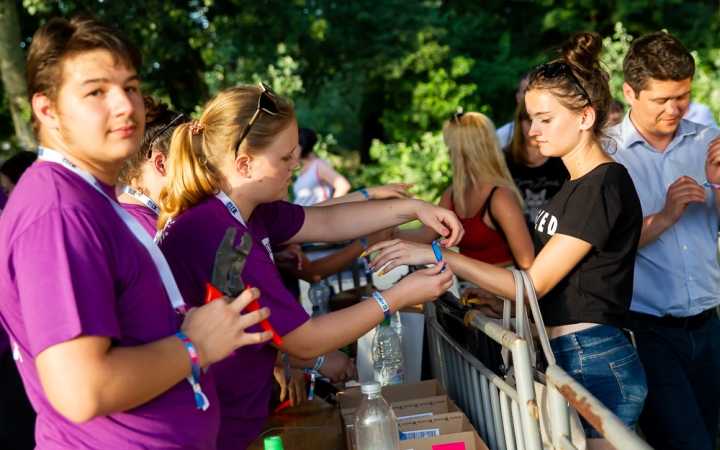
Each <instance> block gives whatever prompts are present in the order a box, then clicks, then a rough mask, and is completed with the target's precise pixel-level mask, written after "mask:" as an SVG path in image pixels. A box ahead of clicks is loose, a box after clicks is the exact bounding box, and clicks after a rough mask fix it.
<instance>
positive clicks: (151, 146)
mask: <svg viewBox="0 0 720 450" xmlns="http://www.w3.org/2000/svg"><path fill="white" fill-rule="evenodd" d="M183 117H184V118H185V120H184V121H183V122H180V123H184V122H189V121H190V118H189V117H188V116H187V114H185V111H180V114H178V115H177V117H175V118H174V119H173V120H171V121H170V123H169V124H167V125H165V126H164V127H162V128H161V129H160V131H158V132H157V133H155V136H153V138H152V139H150V146H149V147H148V153H147V159H150V158H152V152H153V144H154V143H155V141H156V140H157V138H159V137H160V135H161V134H163V133H164V132H165V131H166V130H167V129H168V128H170V127H171V126H173V124H175V123H176V122H177V121H178V120H180V119H182V118H183ZM178 125H179V124H178ZM176 126H177V125H176Z"/></svg>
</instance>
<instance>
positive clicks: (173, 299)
mask: <svg viewBox="0 0 720 450" xmlns="http://www.w3.org/2000/svg"><path fill="white" fill-rule="evenodd" d="M38 158H40V159H43V160H45V161H49V162H53V163H56V164H60V165H62V166H63V167H65V168H66V169H68V170H71V171H72V172H74V173H76V174H77V175H79V176H80V177H81V178H82V179H83V180H85V181H87V182H88V183H89V184H90V185H91V186H93V187H94V188H95V189H97V191H98V192H100V193H101V194H102V195H103V197H105V198H106V199H107V200H108V201H109V202H110V204H111V205H112V207H113V209H115V212H116V213H117V214H118V215H119V216H120V218H121V219H122V221H123V222H124V223H125V225H126V226H127V227H128V228H129V229H130V231H131V232H132V234H133V235H134V236H135V238H137V240H138V241H140V243H141V244H142V245H143V246H144V247H145V248H146V249H147V251H148V253H150V257H151V258H152V260H153V262H154V263H155V266H156V267H157V269H158V272H160V277H161V278H162V282H163V286H165V291H166V292H167V294H168V297H169V298H170V303H172V306H173V308H174V309H176V310H177V311H180V312H184V311H185V302H184V301H183V298H182V295H181V294H180V289H178V286H177V283H176V282H175V278H174V277H173V274H172V272H171V271H170V266H169V265H168V263H167V260H166V259H165V256H164V255H163V254H162V252H161V251H160V248H158V246H157V245H156V244H155V242H153V240H152V238H151V237H150V235H149V234H148V232H147V231H145V229H144V228H143V227H142V225H140V222H138V221H137V220H135V219H134V218H133V217H132V216H131V215H130V214H129V213H128V212H127V211H125V210H124V209H123V208H122V206H120V205H119V204H118V203H117V202H116V201H113V200H112V199H111V198H110V197H108V196H107V194H106V193H105V192H103V190H102V188H101V187H100V183H98V181H97V180H96V179H95V177H93V176H92V175H90V174H89V173H88V172H86V171H84V170H82V169H80V168H79V167H77V166H76V165H75V164H73V163H71V162H70V161H68V160H67V159H66V158H65V157H64V156H63V155H61V154H60V153H58V152H56V151H55V150H51V149H49V148H44V147H40V148H39V150H38Z"/></svg>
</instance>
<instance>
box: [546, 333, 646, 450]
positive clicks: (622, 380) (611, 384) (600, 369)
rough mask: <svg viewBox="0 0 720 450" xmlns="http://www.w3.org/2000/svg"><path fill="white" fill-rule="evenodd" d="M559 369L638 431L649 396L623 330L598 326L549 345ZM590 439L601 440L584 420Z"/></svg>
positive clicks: (641, 371) (639, 367) (556, 340)
mask: <svg viewBox="0 0 720 450" xmlns="http://www.w3.org/2000/svg"><path fill="white" fill-rule="evenodd" d="M550 347H551V348H552V351H553V354H554V355H555V359H556V360H557V365H558V366H560V367H562V368H563V370H565V371H566V372H567V373H568V374H569V375H570V376H571V377H573V378H574V379H575V380H576V381H577V382H578V383H580V384H582V385H583V386H584V387H585V389H587V390H588V391H590V393H591V394H592V395H593V396H595V397H596V398H597V399H598V400H600V402H602V403H603V404H604V405H605V406H606V407H607V408H608V409H609V410H610V411H612V413H613V414H615V415H616V416H617V417H618V418H619V419H620V421H621V422H622V423H624V424H625V425H626V426H627V427H628V428H629V429H631V430H633V429H635V423H636V422H637V420H638V417H639V416H640V412H641V411H642V409H643V404H644V402H645V396H646V395H647V383H646V381H645V371H644V370H643V366H642V364H641V363H640V359H639V358H638V354H637V352H636V351H635V349H634V348H633V346H632V345H630V343H629V342H628V340H627V339H626V338H625V336H624V335H623V333H622V332H621V331H620V329H618V328H615V327H611V326H609V325H597V326H594V327H592V328H588V329H586V330H582V331H579V332H577V333H571V334H566V335H563V336H559V337H556V338H555V339H552V340H551V341H550ZM580 419H581V420H582V423H583V427H584V428H585V430H587V432H588V436H589V437H602V436H601V435H600V434H599V433H598V432H597V431H596V430H595V429H593V427H592V425H590V424H589V423H588V422H587V421H586V420H585V419H584V418H583V417H582V416H581V417H580Z"/></svg>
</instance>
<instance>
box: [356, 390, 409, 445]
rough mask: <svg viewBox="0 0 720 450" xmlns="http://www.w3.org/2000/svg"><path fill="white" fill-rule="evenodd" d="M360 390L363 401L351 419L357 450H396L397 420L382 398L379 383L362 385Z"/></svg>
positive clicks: (398, 439)
mask: <svg viewBox="0 0 720 450" xmlns="http://www.w3.org/2000/svg"><path fill="white" fill-rule="evenodd" d="M360 389H361V390H362V393H363V399H362V401H361V402H360V406H358V409H357V411H355V417H354V418H353V423H354V425H355V426H354V428H355V430H354V431H355V437H356V439H357V450H398V448H400V438H399V434H398V426H397V418H396V417H395V413H394V412H393V410H392V408H391V407H390V405H388V403H387V402H386V401H385V399H384V398H383V397H382V394H381V391H382V387H381V386H380V383H378V382H377V381H371V382H369V383H363V384H362V386H361V388H360Z"/></svg>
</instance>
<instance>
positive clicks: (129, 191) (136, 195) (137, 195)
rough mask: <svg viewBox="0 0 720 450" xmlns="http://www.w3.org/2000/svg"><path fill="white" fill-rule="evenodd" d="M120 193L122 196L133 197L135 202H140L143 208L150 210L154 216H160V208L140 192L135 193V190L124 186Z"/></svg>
mask: <svg viewBox="0 0 720 450" xmlns="http://www.w3.org/2000/svg"><path fill="white" fill-rule="evenodd" d="M122 191H123V193H124V194H127V195H129V196H130V197H133V198H134V199H136V200H140V201H141V202H143V204H144V205H145V206H147V207H148V208H150V209H151V210H152V211H153V212H154V213H155V215H156V216H159V215H160V207H159V206H158V205H157V203H155V202H154V201H153V200H152V199H151V198H150V197H148V196H147V195H145V194H141V193H140V192H138V191H136V190H135V189H133V188H131V187H130V186H125V187H123V188H122Z"/></svg>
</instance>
